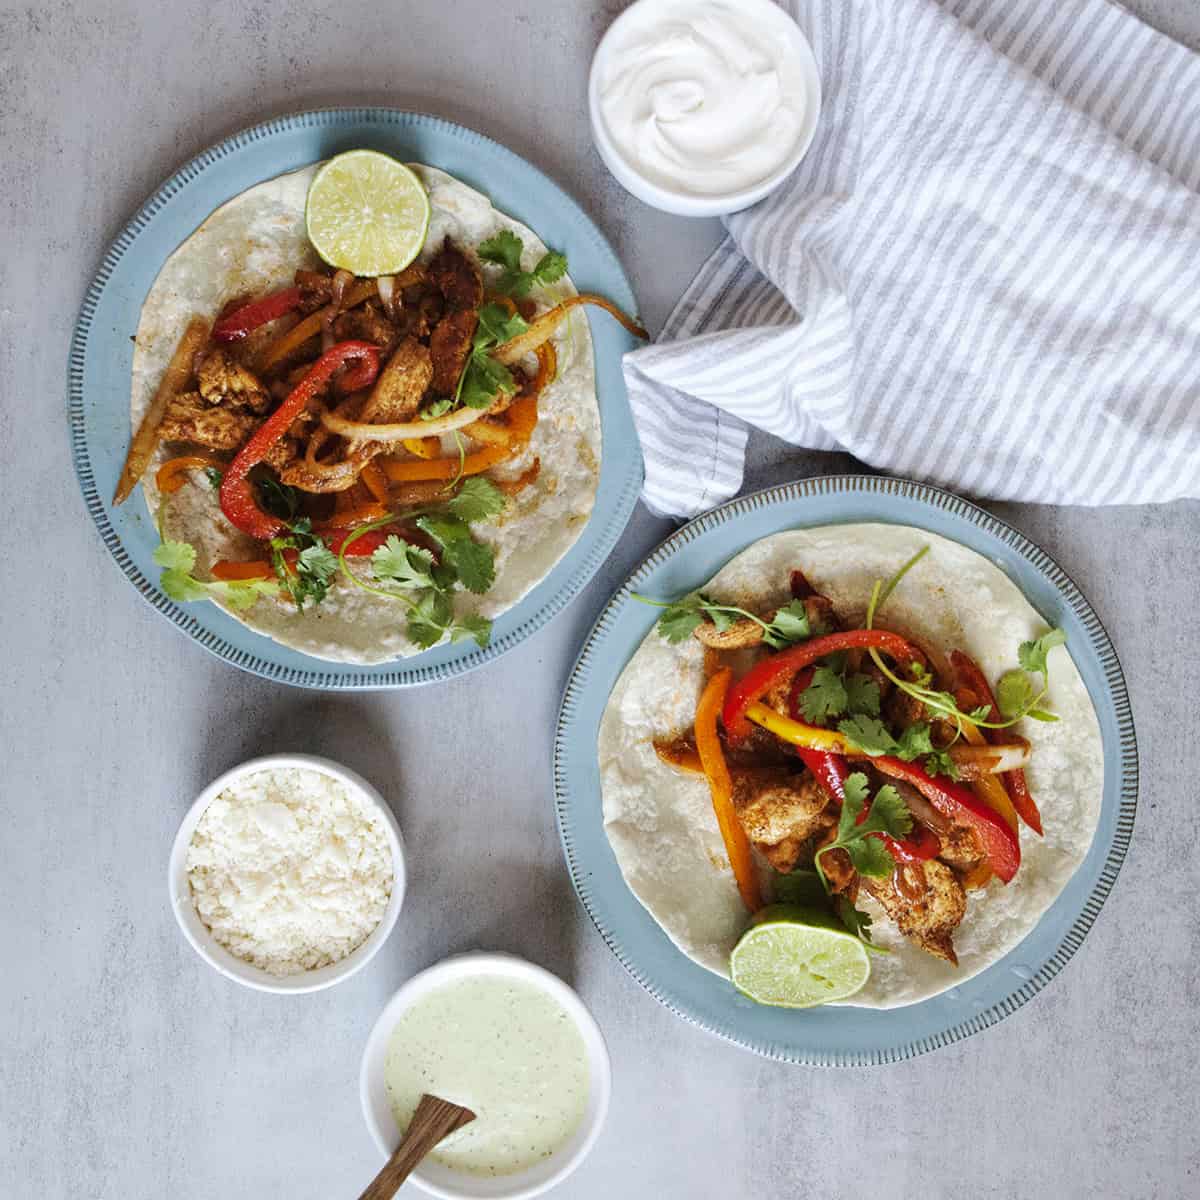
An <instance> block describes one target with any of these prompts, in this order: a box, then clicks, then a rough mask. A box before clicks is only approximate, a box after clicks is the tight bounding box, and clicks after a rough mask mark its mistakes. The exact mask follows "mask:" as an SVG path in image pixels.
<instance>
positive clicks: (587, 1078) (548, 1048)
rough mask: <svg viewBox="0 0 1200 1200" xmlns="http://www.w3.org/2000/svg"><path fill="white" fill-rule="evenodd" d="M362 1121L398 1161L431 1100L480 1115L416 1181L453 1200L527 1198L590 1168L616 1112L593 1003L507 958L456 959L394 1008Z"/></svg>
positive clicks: (398, 998) (382, 1021)
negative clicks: (416, 1117) (405, 1136)
mask: <svg viewBox="0 0 1200 1200" xmlns="http://www.w3.org/2000/svg"><path fill="white" fill-rule="evenodd" d="M359 1088H360V1094H361V1099H362V1106H363V1114H364V1115H365V1117H366V1120H367V1126H368V1128H369V1129H370V1131H371V1135H372V1137H373V1138H374V1139H375V1143H376V1145H377V1146H378V1147H379V1150H380V1152H381V1153H382V1154H383V1155H384V1156H390V1155H391V1153H392V1151H393V1150H395V1148H396V1146H397V1145H398V1144H399V1141H400V1137H401V1135H402V1132H403V1129H404V1128H405V1126H406V1125H407V1123H408V1121H409V1120H410V1119H411V1117H412V1114H413V1112H414V1111H415V1110H416V1107H417V1103H418V1102H419V1100H420V1098H421V1095H422V1093H425V1092H429V1093H431V1094H432V1095H435V1096H441V1097H443V1098H444V1099H446V1100H451V1101H453V1102H454V1103H456V1104H461V1105H464V1106H465V1107H467V1108H469V1109H471V1111H472V1112H474V1113H475V1120H474V1121H472V1122H471V1123H470V1124H468V1125H465V1126H464V1127H463V1128H462V1129H459V1130H457V1131H456V1132H454V1133H452V1134H451V1135H450V1136H449V1137H446V1138H444V1139H443V1140H442V1141H441V1143H439V1145H438V1146H437V1147H436V1148H435V1149H434V1151H433V1152H432V1153H431V1154H430V1155H428V1156H427V1157H426V1159H425V1160H424V1161H423V1162H422V1163H421V1164H420V1165H419V1166H418V1167H417V1169H416V1170H415V1171H414V1172H413V1174H412V1176H411V1178H412V1180H413V1182H414V1183H416V1184H418V1185H419V1186H420V1187H422V1188H424V1189H425V1191H427V1192H430V1193H432V1194H433V1195H435V1196H440V1197H444V1198H445V1200H483V1198H487V1200H498V1198H500V1197H503V1198H504V1200H525V1198H526V1197H531V1196H537V1195H540V1194H541V1193H542V1192H544V1191H546V1190H547V1189H548V1188H551V1187H553V1186H554V1185H555V1184H557V1183H560V1182H561V1181H562V1180H563V1179H565V1178H566V1176H567V1175H569V1174H570V1173H571V1172H572V1171H574V1170H575V1168H576V1167H577V1166H578V1165H579V1164H580V1163H581V1162H582V1161H583V1159H584V1158H585V1157H586V1156H587V1154H588V1152H589V1151H590V1150H591V1148H592V1145H593V1144H594V1143H595V1141H596V1139H597V1137H598V1136H599V1134H600V1129H601V1127H602V1126H603V1124H604V1119H605V1116H606V1114H607V1112H608V1100H609V1093H610V1091H611V1069H610V1065H609V1058H608V1050H607V1048H606V1047H605V1044H604V1037H603V1035H602V1034H601V1033H600V1028H599V1026H598V1025H597V1024H596V1022H595V1020H594V1019H593V1017H592V1015H591V1013H589V1012H588V1010H587V1009H586V1008H585V1007H584V1005H583V1001H581V1000H580V999H579V997H578V996H577V995H576V994H575V992H574V991H573V990H572V989H571V988H569V987H568V986H567V985H566V984H565V983H563V982H562V980H561V979H559V978H557V976H555V975H552V974H551V973H550V972H549V971H546V970H544V969H543V968H542V967H538V966H535V965H534V964H533V963H530V962H526V961H525V960H523V959H520V958H515V957H513V956H512V955H508V954H485V953H472V954H461V955H458V956H457V957H454V958H449V959H446V960H445V961H444V962H441V963H438V964H436V965H435V966H433V967H430V968H429V969H428V970H426V971H422V972H421V973H420V974H419V975H416V976H414V977H413V978H412V979H410V980H409V981H408V983H406V984H405V985H404V986H403V987H402V988H401V989H400V990H399V991H398V992H397V993H396V994H395V995H394V996H393V997H392V999H391V1000H390V1001H389V1002H388V1004H387V1007H386V1008H384V1010H383V1012H382V1013H381V1014H380V1016H379V1019H378V1021H376V1023H375V1027H374V1029H372V1031H371V1036H370V1038H369V1039H368V1040H367V1047H366V1050H365V1051H364V1053H363V1061H362V1070H361V1072H360V1077H359Z"/></svg>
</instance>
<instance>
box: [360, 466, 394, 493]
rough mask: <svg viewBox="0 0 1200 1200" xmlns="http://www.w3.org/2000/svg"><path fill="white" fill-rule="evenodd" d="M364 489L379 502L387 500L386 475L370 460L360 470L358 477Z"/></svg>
mask: <svg viewBox="0 0 1200 1200" xmlns="http://www.w3.org/2000/svg"><path fill="white" fill-rule="evenodd" d="M358 478H359V479H360V480H361V481H362V483H363V484H365V485H366V489H367V491H368V492H370V493H371V495H372V496H374V497H375V499H376V500H378V501H379V503H380V504H386V503H387V502H388V481H387V476H386V475H385V474H384V473H383V472H382V471H381V470H380V469H379V467H378V465H377V464H376V463H375V462H374V461H372V462H369V463H367V465H366V466H365V467H363V469H362V472H361V473H360V474H359V477H358Z"/></svg>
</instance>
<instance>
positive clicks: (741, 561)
mask: <svg viewBox="0 0 1200 1200" xmlns="http://www.w3.org/2000/svg"><path fill="white" fill-rule="evenodd" d="M638 598H639V599H641V600H643V601H646V602H649V603H653V604H657V605H659V606H660V607H661V608H662V610H663V611H662V613H661V616H660V618H659V620H658V622H657V625H656V627H655V630H654V631H653V632H652V633H651V634H650V635H649V636H648V637H647V638H646V640H645V642H644V643H643V645H642V647H641V648H640V649H639V650H638V652H637V653H636V654H635V656H634V658H633V659H632V660H631V662H630V663H629V665H628V666H627V668H626V669H625V671H624V673H623V674H622V676H621V678H620V680H619V682H618V684H617V686H616V688H615V689H614V692H613V695H612V697H611V699H610V701H609V705H608V708H607V709H606V712H605V715H604V719H603V721H602V724H601V729H600V737H599V751H600V766H601V778H602V789H603V802H604V820H605V828H606V831H607V833H608V836H609V840H610V842H611V843H612V845H613V849H614V852H615V854H616V857H617V860H618V863H619V864H620V866H621V869H622V872H623V874H624V876H625V879H626V881H627V883H628V884H629V886H630V887H631V888H632V890H633V891H634V893H635V894H636V895H637V896H638V898H639V899H640V900H641V901H642V903H643V904H644V905H645V906H646V908H647V909H648V910H649V911H650V912H651V914H652V915H653V916H654V917H655V919H656V920H657V921H658V922H659V924H660V925H662V926H663V928H664V929H665V930H666V932H667V933H668V934H669V935H670V936H671V938H672V940H674V941H675V943H676V944H677V945H678V946H679V947H680V948H681V949H682V950H683V951H684V952H685V953H687V954H688V955H689V956H690V957H692V958H694V959H695V960H696V961H698V962H700V963H701V964H702V965H704V966H706V967H708V968H709V969H711V970H713V971H716V972H718V973H721V974H727V975H728V974H732V976H733V978H734V982H735V983H736V984H738V986H740V987H743V990H746V991H747V992H748V993H749V994H751V995H752V996H754V998H756V999H762V1000H764V1001H765V1002H768V1003H779V1004H785V1005H788V1006H792V1007H804V1006H808V1005H809V1004H813V1003H820V1002H822V1001H823V1000H825V999H828V1000H829V1001H836V1000H847V1001H848V1002H850V1003H854V1004H860V1005H865V1006H869V1007H881V1008H887V1007H893V1006H896V1005H899V1004H907V1003H912V1002H915V1001H916V1000H919V999H923V998H926V997H928V996H930V995H935V994H937V993H938V992H941V991H944V990H945V989H947V988H950V987H952V986H954V985H955V984H956V983H959V982H961V981H963V980H965V979H967V978H969V977H970V976H971V975H973V974H975V973H977V972H978V971H980V970H982V969H983V968H984V967H986V966H987V965H989V964H990V963H991V962H993V961H995V960H996V959H997V958H999V957H1000V956H1001V955H1002V954H1003V953H1005V952H1006V951H1007V950H1009V949H1011V948H1012V946H1014V945H1015V944H1016V943H1017V942H1018V941H1019V940H1020V938H1021V937H1022V936H1024V934H1025V933H1027V932H1028V931H1029V930H1030V929H1031V928H1032V926H1033V925H1034V924H1035V923H1036V921H1037V918H1038V917H1039V916H1040V915H1041V913H1042V912H1043V911H1045V909H1046V908H1047V907H1048V906H1049V905H1050V903H1052V902H1053V900H1054V898H1055V897H1056V896H1057V894H1058V893H1059V891H1061V889H1062V888H1063V886H1065V884H1066V882H1067V880H1068V879H1069V878H1070V875H1071V874H1072V873H1073V871H1074V870H1075V868H1076V867H1077V866H1078V865H1079V863H1080V862H1081V861H1082V859H1083V857H1084V855H1085V854H1086V853H1087V849H1088V846H1089V845H1090V843H1091V840H1092V836H1093V834H1094V832H1095V828H1096V824H1097V821H1098V816H1099V808H1100V800H1101V793H1102V755H1101V746H1100V739H1099V729H1098V725H1097V721H1096V717H1095V713H1094V711H1093V709H1092V706H1091V702H1090V700H1089V699H1088V696H1087V690H1086V688H1085V687H1084V685H1083V682H1082V680H1081V679H1080V677H1079V675H1078V672H1077V671H1076V669H1075V667H1074V664H1073V663H1072V662H1071V659H1070V656H1069V653H1068V652H1067V650H1066V648H1065V646H1064V642H1065V637H1064V635H1063V633H1062V632H1061V631H1060V630H1058V629H1054V628H1051V627H1048V626H1047V625H1046V624H1045V622H1044V621H1042V619H1041V618H1040V617H1039V616H1038V614H1037V613H1036V612H1035V611H1034V610H1033V609H1032V608H1031V607H1030V606H1029V604H1028V602H1027V601H1026V600H1025V599H1024V597H1022V596H1021V595H1020V593H1019V592H1018V591H1017V589H1016V588H1015V587H1014V586H1013V585H1012V584H1011V582H1009V581H1008V580H1007V579H1006V578H1005V577H1004V576H1003V574H1002V573H1001V572H1000V571H999V570H998V569H997V568H996V567H995V566H993V565H992V564H991V563H988V562H987V561H986V560H984V559H982V558H981V557H980V556H978V555H976V554H974V553H973V552H972V551H969V550H966V549H965V548H963V547H961V546H957V545H956V544H954V543H951V542H948V541H946V540H945V539H942V538H938V537H936V536H935V535H932V534H928V533H924V532H923V531H920V530H914V529H907V528H904V527H899V526H883V525H864V526H842V527H830V528H827V529H814V530H806V531H796V532H793V533H786V534H778V535H775V536H774V537H771V538H768V539H765V540H764V541H763V542H760V543H758V544H757V545H756V546H753V547H751V548H750V549H749V550H747V551H745V552H744V553H743V554H742V555H740V556H739V557H738V558H737V559H735V560H733V562H731V563H730V564H728V565H727V566H726V567H725V568H724V569H723V570H722V571H721V572H720V573H719V574H718V575H717V576H716V578H715V579H714V580H713V581H711V583H710V584H709V585H708V586H706V587H705V588H704V589H703V590H702V591H700V592H697V593H693V594H690V595H688V596H683V597H651V596H645V597H638ZM851 941H853V942H855V943H857V946H856V947H851V946H850V945H849V943H850V942H851ZM751 943H752V944H751ZM743 950H744V951H745V952H744V953H743ZM772 956H773V957H772ZM838 956H842V958H844V959H845V962H836V963H835V962H834V961H833V959H835V958H837V957H838ZM742 971H748V972H749V974H748V975H747V978H749V979H750V980H751V983H750V984H747V985H743V980H742V978H741V972H742ZM850 997H853V999H850Z"/></svg>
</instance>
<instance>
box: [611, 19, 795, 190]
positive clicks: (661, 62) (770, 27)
mask: <svg viewBox="0 0 1200 1200" xmlns="http://www.w3.org/2000/svg"><path fill="white" fill-rule="evenodd" d="M789 26H790V27H791V28H790V29H789V28H788V27H789ZM613 33H614V34H615V35H616V36H615V37H614V39H613V41H612V43H611V45H610V46H609V47H608V48H607V51H606V54H605V57H604V60H603V62H602V63H601V64H600V66H601V72H600V79H599V100H600V112H601V118H602V120H603V122H604V125H605V128H606V130H607V132H608V135H609V137H610V138H611V140H612V142H613V143H614V144H615V147H616V149H617V152H618V153H619V154H620V155H621V157H622V158H624V159H625V161H626V162H627V163H628V165H629V166H630V167H631V168H632V169H633V170H635V171H636V172H637V173H638V174H640V175H641V176H642V177H643V178H645V179H647V180H649V181H650V182H651V183H653V184H656V185H657V186H658V187H660V188H665V189H666V190H668V191H671V192H677V193H683V194H685V195H691V196H719V195H729V194H733V193H737V192H741V191H744V190H745V189H747V188H752V187H753V186H754V185H755V184H758V183H761V182H762V181H763V180H765V179H767V178H768V177H769V176H771V175H772V174H774V173H775V172H776V171H778V170H779V169H780V168H781V167H782V166H783V165H784V164H785V163H786V162H787V160H788V159H789V157H790V156H791V155H792V154H793V152H794V151H795V150H796V147H797V143H798V142H799V141H800V140H801V137H802V136H803V133H804V120H805V110H806V107H807V99H806V91H805V83H804V76H803V72H802V70H801V66H800V63H799V60H798V55H797V52H796V42H795V38H796V35H797V33H798V31H796V29H795V26H794V25H792V23H791V21H790V20H789V18H788V17H787V16H786V15H785V14H784V13H783V12H781V11H780V10H778V9H773V7H772V6H765V9H760V8H759V6H758V5H757V4H741V3H739V2H738V0H663V2H660V3H651V4H639V5H635V6H634V7H633V8H632V9H630V10H628V11H627V13H626V14H625V16H624V17H623V18H622V25H621V27H620V28H619V29H614V30H613Z"/></svg>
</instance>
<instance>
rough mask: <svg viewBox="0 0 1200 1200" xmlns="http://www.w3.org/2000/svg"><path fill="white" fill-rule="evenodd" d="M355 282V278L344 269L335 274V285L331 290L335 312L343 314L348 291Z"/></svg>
mask: <svg viewBox="0 0 1200 1200" xmlns="http://www.w3.org/2000/svg"><path fill="white" fill-rule="evenodd" d="M353 282H354V276H353V275H351V274H350V272H349V271H347V270H344V269H342V268H340V267H339V268H338V270H336V271H334V273H333V284H332V286H331V288H330V299H331V300H332V301H333V311H334V312H341V311H342V309H343V308H344V307H345V304H346V289H347V288H348V287H349V286H350V285H351V284H352V283H353Z"/></svg>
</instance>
